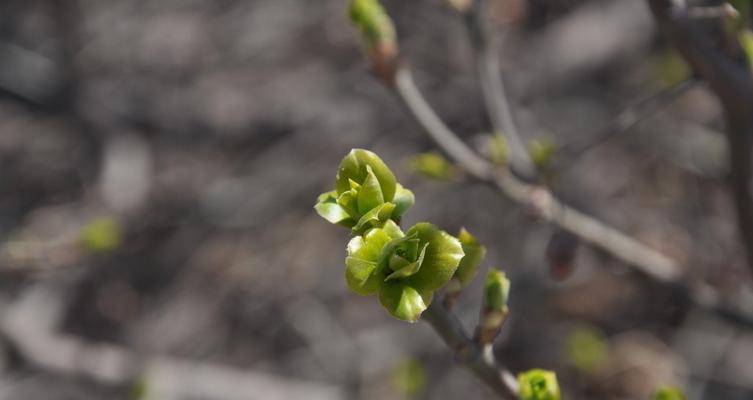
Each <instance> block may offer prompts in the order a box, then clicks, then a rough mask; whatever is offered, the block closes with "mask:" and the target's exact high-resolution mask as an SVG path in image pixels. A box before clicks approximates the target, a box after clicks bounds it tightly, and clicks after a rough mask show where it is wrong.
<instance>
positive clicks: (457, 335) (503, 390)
mask: <svg viewBox="0 0 753 400" xmlns="http://www.w3.org/2000/svg"><path fill="white" fill-rule="evenodd" d="M421 318H422V319H423V320H425V321H426V322H428V323H429V324H430V325H431V327H432V328H434V330H435V331H436V332H437V333H438V334H439V336H441V337H442V340H444V342H445V343H446V344H447V346H448V347H449V348H451V349H452V350H453V351H454V352H455V356H456V359H457V361H458V362H459V363H460V364H461V365H463V366H464V367H466V368H468V369H469V370H471V372H473V374H474V375H476V377H478V378H479V379H480V380H482V381H483V382H484V383H485V384H486V385H487V386H489V388H491V389H492V390H493V391H494V393H496V394H497V395H499V396H500V397H501V398H503V399H511V400H515V399H517V398H518V397H517V393H518V384H517V382H516V381H515V377H513V375H512V374H511V373H510V371H508V370H507V369H505V368H504V367H502V366H501V365H499V364H498V363H497V361H496V360H495V358H494V355H493V354H492V352H491V347H486V348H482V347H479V346H478V345H477V344H476V343H475V342H474V341H473V340H471V338H470V336H468V333H467V332H466V331H465V328H463V324H462V323H461V322H460V321H459V320H458V318H457V317H456V316H455V314H453V313H452V312H450V311H448V310H447V308H445V306H444V305H443V304H442V302H441V301H434V302H432V304H431V305H430V306H429V308H428V309H426V311H424V313H423V314H422V315H421Z"/></svg>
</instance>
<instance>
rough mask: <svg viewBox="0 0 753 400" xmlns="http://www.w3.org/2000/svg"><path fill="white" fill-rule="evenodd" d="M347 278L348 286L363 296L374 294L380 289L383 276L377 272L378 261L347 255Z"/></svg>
mask: <svg viewBox="0 0 753 400" xmlns="http://www.w3.org/2000/svg"><path fill="white" fill-rule="evenodd" d="M345 265H346V266H347V269H346V270H345V280H346V282H347V283H348V287H349V288H350V289H351V290H352V291H354V292H356V293H358V294H360V295H363V296H366V295H370V294H374V293H376V292H377V290H379V281H380V280H381V276H379V275H378V274H377V273H378V272H379V271H378V270H377V263H376V262H374V261H367V260H363V259H360V258H356V257H346V258H345Z"/></svg>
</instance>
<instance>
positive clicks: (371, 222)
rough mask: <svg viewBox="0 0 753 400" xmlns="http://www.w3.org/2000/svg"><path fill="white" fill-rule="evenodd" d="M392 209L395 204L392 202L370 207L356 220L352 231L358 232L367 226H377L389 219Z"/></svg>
mask: <svg viewBox="0 0 753 400" xmlns="http://www.w3.org/2000/svg"><path fill="white" fill-rule="evenodd" d="M394 209H395V205H394V204H392V203H382V205H380V206H378V207H374V208H372V209H371V211H369V212H367V213H366V214H364V215H363V217H361V219H359V220H358V223H357V224H356V225H355V226H354V227H353V232H354V233H359V232H362V231H364V230H366V229H369V228H374V227H378V226H379V225H380V224H381V223H382V222H384V221H387V220H389V219H390V216H391V215H392V210H394Z"/></svg>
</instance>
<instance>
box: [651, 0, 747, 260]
mask: <svg viewBox="0 0 753 400" xmlns="http://www.w3.org/2000/svg"><path fill="white" fill-rule="evenodd" d="M647 1H648V4H649V6H650V8H651V11H652V13H653V14H654V18H655V19H656V22H657V24H658V25H659V27H660V29H661V31H662V32H663V33H664V35H665V36H666V37H667V39H668V40H669V41H670V43H672V44H673V45H674V47H675V48H676V49H677V50H678V51H679V53H680V54H681V55H682V56H683V57H684V58H685V60H686V61H687V62H688V63H689V64H690V65H691V66H692V67H693V69H694V70H695V71H696V72H697V73H698V74H699V75H700V76H701V77H702V78H703V79H704V80H705V81H706V82H708V83H709V86H710V87H711V89H712V90H713V91H714V93H715V94H716V95H717V97H718V98H719V100H720V102H721V103H722V107H723V108H724V113H725V116H726V119H727V141H728V143H729V148H730V161H731V162H730V175H729V185H730V187H731V189H732V194H733V196H734V200H735V204H736V208H737V225H738V229H739V230H740V233H741V235H742V238H741V239H742V243H743V246H744V247H745V251H746V253H747V258H748V267H749V268H750V269H751V271H753V195H752V194H751V187H750V181H751V166H750V161H751V146H752V145H753V140H752V138H753V75H751V69H750V65H749V64H748V62H747V61H746V58H745V57H744V54H743V50H742V48H741V45H740V43H739V41H738V38H737V37H736V35H728V36H729V37H727V38H726V40H725V42H726V43H724V46H723V47H719V46H715V44H714V43H713V41H712V40H711V38H710V37H709V36H708V35H706V34H704V32H702V31H700V30H699V29H698V28H697V27H696V26H695V25H694V24H693V22H692V18H691V17H690V16H689V15H688V10H687V8H684V7H678V6H677V5H676V4H673V3H671V2H670V1H669V0H647Z"/></svg>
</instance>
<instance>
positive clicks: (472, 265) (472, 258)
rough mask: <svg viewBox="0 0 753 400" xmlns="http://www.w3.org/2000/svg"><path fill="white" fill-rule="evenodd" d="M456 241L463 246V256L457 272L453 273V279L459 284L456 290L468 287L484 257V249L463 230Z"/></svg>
mask: <svg viewBox="0 0 753 400" xmlns="http://www.w3.org/2000/svg"><path fill="white" fill-rule="evenodd" d="M458 240H459V241H460V244H461V245H462V246H463V253H465V256H464V257H463V259H462V260H460V265H459V266H458V270H457V271H455V276H454V279H456V280H457V281H458V282H459V283H460V285H459V288H458V289H462V288H464V287H466V286H468V284H470V283H471V281H472V280H473V278H474V277H475V276H476V273H477V272H478V267H479V265H481V262H482V261H484V257H486V247H484V246H482V245H481V244H480V243H479V242H478V241H477V240H476V238H475V237H474V236H473V235H471V233H470V232H468V231H467V230H466V229H465V228H461V229H460V233H458Z"/></svg>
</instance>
